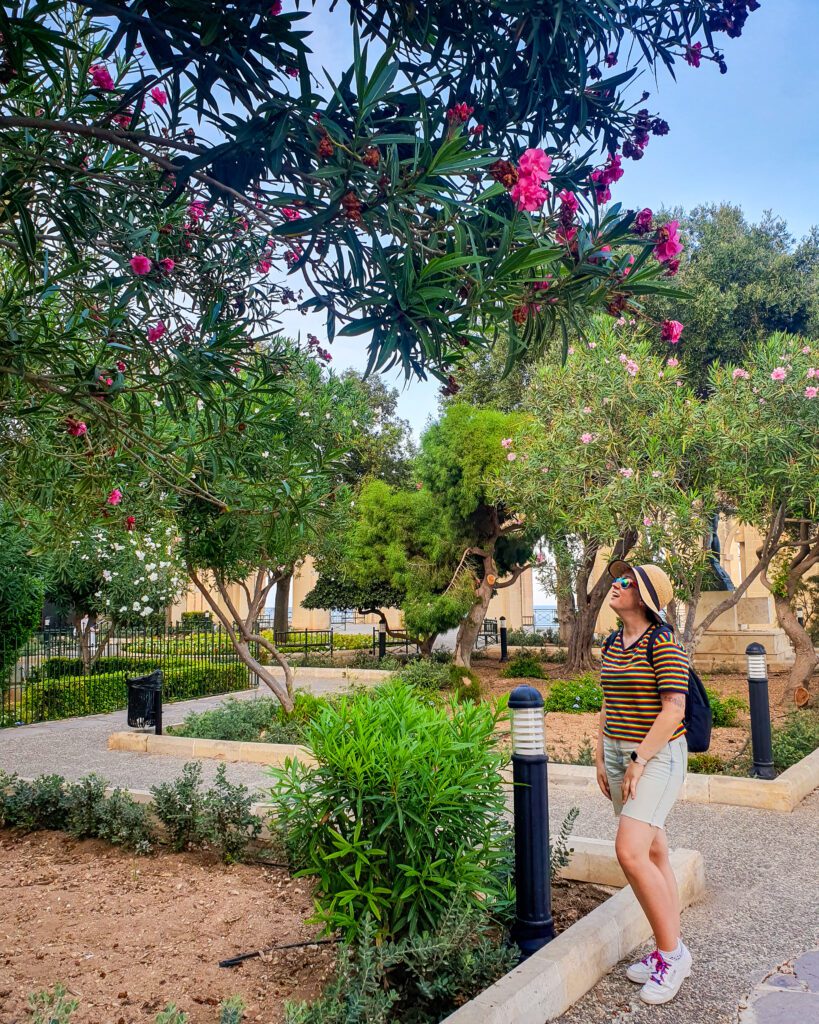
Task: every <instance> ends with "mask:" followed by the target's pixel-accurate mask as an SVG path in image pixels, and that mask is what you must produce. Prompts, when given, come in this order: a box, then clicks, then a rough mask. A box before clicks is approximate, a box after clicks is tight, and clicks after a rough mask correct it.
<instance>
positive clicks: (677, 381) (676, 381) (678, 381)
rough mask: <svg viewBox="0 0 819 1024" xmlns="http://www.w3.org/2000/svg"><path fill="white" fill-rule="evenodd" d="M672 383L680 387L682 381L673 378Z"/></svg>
mask: <svg viewBox="0 0 819 1024" xmlns="http://www.w3.org/2000/svg"><path fill="white" fill-rule="evenodd" d="M674 383H675V384H676V385H677V387H678V388H681V387H682V385H683V382H682V381H681V380H675V381H674Z"/></svg>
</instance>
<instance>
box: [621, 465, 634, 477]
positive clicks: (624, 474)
mask: <svg viewBox="0 0 819 1024" xmlns="http://www.w3.org/2000/svg"><path fill="white" fill-rule="evenodd" d="M620 476H622V477H625V478H626V480H630V479H631V478H632V477H633V476H634V470H633V469H630V468H628V467H624V468H622V469H621V470H620Z"/></svg>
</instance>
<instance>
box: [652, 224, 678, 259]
mask: <svg viewBox="0 0 819 1024" xmlns="http://www.w3.org/2000/svg"><path fill="white" fill-rule="evenodd" d="M679 228H680V222H679V221H678V220H670V221H669V222H668V223H667V224H663V226H662V227H661V228H658V230H657V242H656V244H655V246H654V255H655V256H656V258H657V259H658V260H659V262H660V263H667V262H668V261H669V260H673V259H675V258H676V257H677V256H679V254H680V253H681V252H682V250H683V247H682V242H681V241H680V232H679Z"/></svg>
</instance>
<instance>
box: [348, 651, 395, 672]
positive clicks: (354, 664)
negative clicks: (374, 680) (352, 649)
mask: <svg viewBox="0 0 819 1024" xmlns="http://www.w3.org/2000/svg"><path fill="white" fill-rule="evenodd" d="M349 664H350V668H375V669H379V670H380V671H382V672H394V671H395V670H396V669H398V668H401V667H402V666H403V665H404V662H403V661H399V660H398V658H396V657H395V655H393V654H390V653H389V649H388V651H387V654H386V655H385V656H384V657H383V658H382V659H381V660H380V661H379V660H378V655H377V654H373V653H372V651H357V652H356V655H355V657H354V658H353V660H352V661H351V662H350V663H349Z"/></svg>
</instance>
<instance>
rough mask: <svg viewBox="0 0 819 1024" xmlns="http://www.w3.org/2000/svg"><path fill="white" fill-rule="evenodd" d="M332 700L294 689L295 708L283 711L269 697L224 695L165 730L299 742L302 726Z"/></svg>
mask: <svg viewBox="0 0 819 1024" xmlns="http://www.w3.org/2000/svg"><path fill="white" fill-rule="evenodd" d="M332 701H333V698H332V697H315V696H314V695H313V694H312V693H305V692H304V691H303V690H297V691H296V693H295V695H294V703H295V707H294V709H293V711H292V712H291V713H290V714H287V712H286V711H285V710H284V708H283V707H282V706H281V704H280V703H279V702H278V701H277V700H275V699H273V698H272V697H259V698H257V699H256V700H237V699H236V698H235V697H227V698H226V699H225V700H224V701H223V703H222V704H221V705H220V706H219V707H218V708H212V709H210V710H209V711H192V712H191V713H190V714H189V715H187V716H186V718H185V720H184V721H183V722H182V723H181V724H180V725H174V726H172V727H171V728H170V729H169V730H168V732H170V733H171V734H172V735H174V736H190V737H192V738H195V739H208V740H234V741H236V742H239V743H301V741H302V737H303V732H304V726H305V725H306V724H307V723H308V722H310V721H311V720H312V719H313V718H315V717H316V715H317V714H318V713H319V712H320V711H321V710H322V709H323V708H325V707H327V706H328V704H331V703H332Z"/></svg>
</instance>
